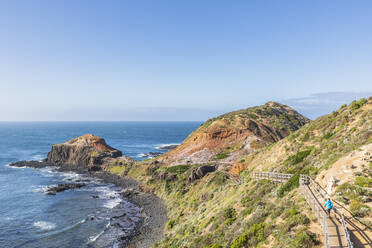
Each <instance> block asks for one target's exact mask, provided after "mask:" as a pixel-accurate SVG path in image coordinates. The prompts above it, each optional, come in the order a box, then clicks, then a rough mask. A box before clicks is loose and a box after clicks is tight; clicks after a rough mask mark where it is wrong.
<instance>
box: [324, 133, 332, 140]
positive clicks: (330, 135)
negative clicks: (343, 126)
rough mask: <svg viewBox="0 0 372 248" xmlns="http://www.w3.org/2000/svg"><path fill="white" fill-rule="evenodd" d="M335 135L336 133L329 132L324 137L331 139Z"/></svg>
mask: <svg viewBox="0 0 372 248" xmlns="http://www.w3.org/2000/svg"><path fill="white" fill-rule="evenodd" d="M333 135H334V133H332V132H328V133H326V134H324V135H323V139H330V138H331V137H332V136H333Z"/></svg>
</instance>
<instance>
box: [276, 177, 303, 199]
mask: <svg viewBox="0 0 372 248" xmlns="http://www.w3.org/2000/svg"><path fill="white" fill-rule="evenodd" d="M299 180H300V173H296V174H294V175H293V176H292V177H291V178H290V179H289V180H288V181H287V182H286V183H285V184H283V185H282V186H281V187H280V188H279V190H278V196H279V197H283V196H284V195H285V193H286V192H289V191H291V190H293V189H295V188H297V187H298V186H299V185H300V182H299Z"/></svg>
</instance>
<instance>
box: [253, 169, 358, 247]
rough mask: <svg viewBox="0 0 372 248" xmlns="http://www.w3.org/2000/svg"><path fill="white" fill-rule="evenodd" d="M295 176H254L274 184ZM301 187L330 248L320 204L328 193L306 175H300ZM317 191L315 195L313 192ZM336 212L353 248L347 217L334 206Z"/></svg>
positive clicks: (325, 216) (282, 174)
mask: <svg viewBox="0 0 372 248" xmlns="http://www.w3.org/2000/svg"><path fill="white" fill-rule="evenodd" d="M292 176H293V174H285V173H277V172H255V173H254V174H253V178H256V179H267V180H270V181H274V182H286V181H288V180H289V179H290V178H291V177H292ZM299 183H300V187H301V189H303V191H304V193H305V199H306V202H307V203H308V204H309V206H310V207H311V209H312V210H313V211H314V212H315V214H316V216H317V219H318V221H319V224H320V225H321V226H322V228H323V232H324V245H325V247H326V248H330V247H331V244H330V234H329V227H328V222H327V214H326V212H325V210H324V208H323V206H322V204H321V203H320V202H319V200H320V201H321V202H325V201H326V199H327V197H328V194H327V192H326V191H325V190H324V189H323V188H322V187H321V186H320V185H319V184H318V183H316V182H315V181H314V180H312V179H311V178H310V177H309V176H306V175H300V182H299ZM312 189H314V191H315V194H316V195H315V194H314V192H313V190H312ZM319 198H320V199H319ZM333 209H334V212H335V216H336V218H337V219H338V220H339V222H340V223H341V226H342V230H343V236H344V237H345V240H346V243H347V247H348V248H353V243H352V242H351V240H350V234H349V231H348V229H347V226H346V223H345V217H344V214H343V213H342V212H341V211H339V210H338V208H337V207H335V206H334V208H333Z"/></svg>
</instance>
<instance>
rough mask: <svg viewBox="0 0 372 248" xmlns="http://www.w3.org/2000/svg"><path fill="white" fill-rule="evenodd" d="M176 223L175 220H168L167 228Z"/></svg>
mask: <svg viewBox="0 0 372 248" xmlns="http://www.w3.org/2000/svg"><path fill="white" fill-rule="evenodd" d="M175 224H176V220H173V219H172V220H169V221H168V223H167V229H172V228H173V227H174V225H175Z"/></svg>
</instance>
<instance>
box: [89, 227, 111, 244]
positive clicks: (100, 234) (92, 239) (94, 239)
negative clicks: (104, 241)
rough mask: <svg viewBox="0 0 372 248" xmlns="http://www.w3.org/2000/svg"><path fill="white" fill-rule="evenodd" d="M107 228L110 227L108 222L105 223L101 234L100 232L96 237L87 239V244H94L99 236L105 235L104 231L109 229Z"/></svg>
mask: <svg viewBox="0 0 372 248" xmlns="http://www.w3.org/2000/svg"><path fill="white" fill-rule="evenodd" d="M109 226H110V222H109V223H107V225H106V226H105V228H104V229H103V230H102V232H100V233H99V234H97V235H96V236H91V237H89V242H88V244H91V243H94V242H96V240H97V239H98V238H99V237H101V236H102V235H103V234H104V233H105V231H106V229H107V228H109Z"/></svg>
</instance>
